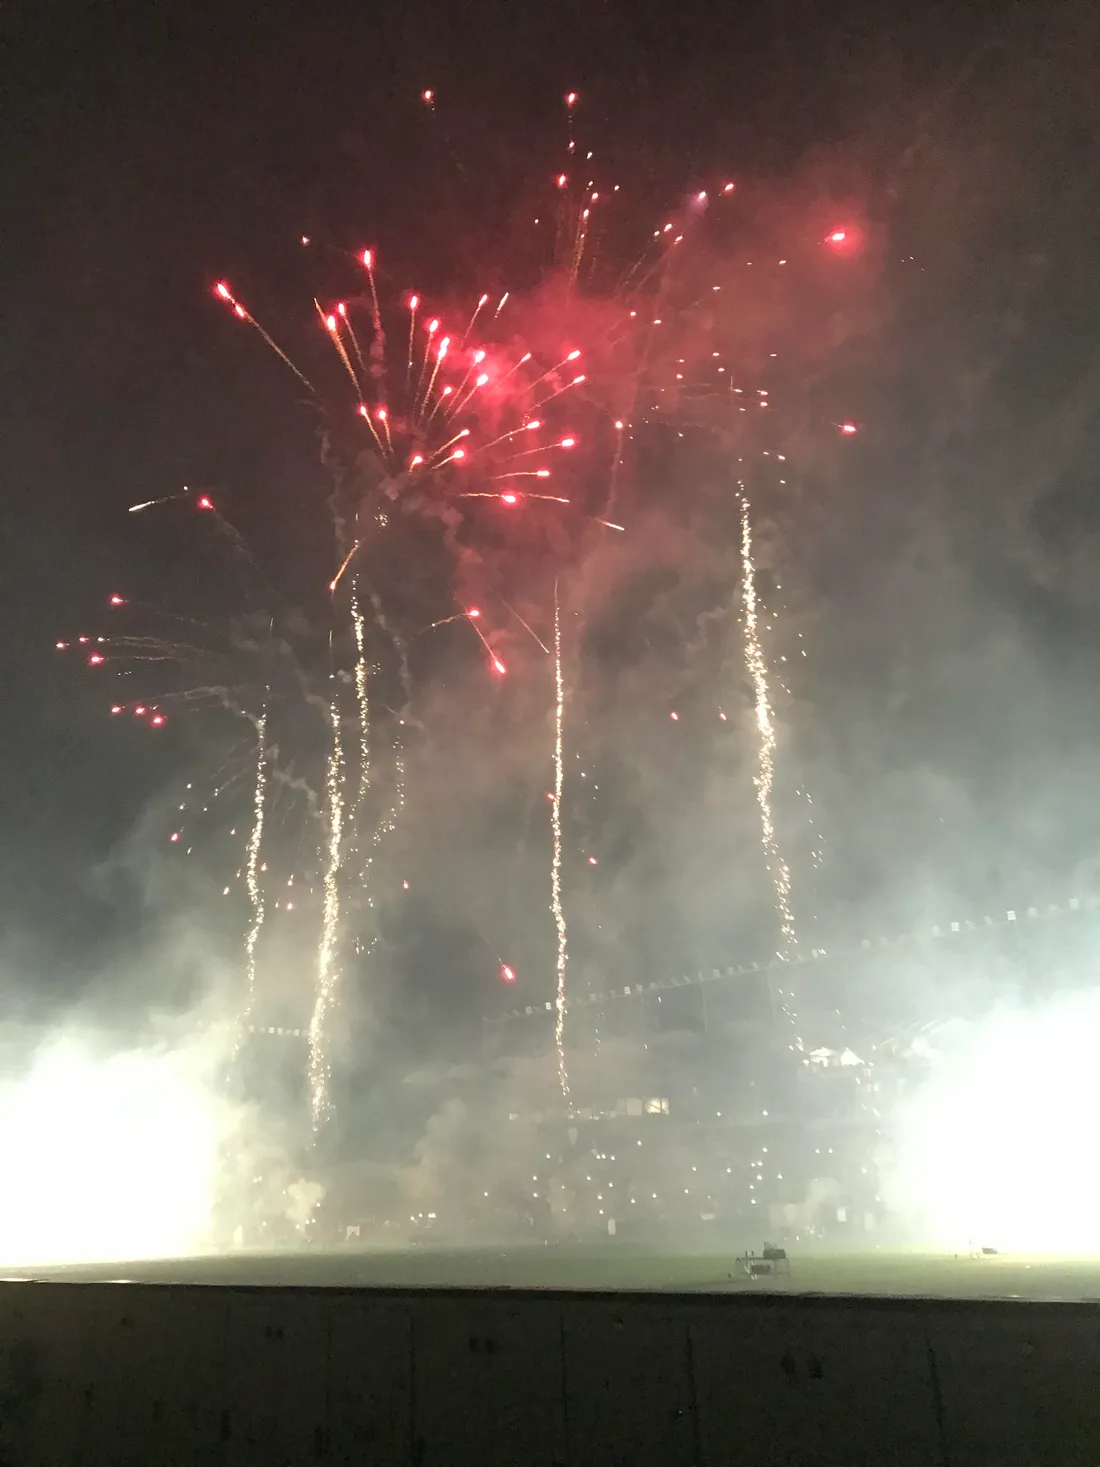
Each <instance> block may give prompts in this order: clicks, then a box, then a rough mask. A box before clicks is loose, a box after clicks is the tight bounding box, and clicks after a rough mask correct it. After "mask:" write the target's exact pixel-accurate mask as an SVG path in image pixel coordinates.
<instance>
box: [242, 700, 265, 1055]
mask: <svg viewBox="0 0 1100 1467" xmlns="http://www.w3.org/2000/svg"><path fill="white" fill-rule="evenodd" d="M256 738H257V742H258V744H259V748H258V749H257V752H256V782H255V785H254V787H253V795H252V832H251V834H250V835H249V837H248V865H247V870H246V877H245V881H246V885H247V887H248V899H249V902H250V903H251V906H252V921H251V922H250V923H249V926H248V932H247V933H246V934H245V940H244V956H245V979H246V990H245V999H244V1010H243V1012H242V1013H241V1016H240V1019H239V1020H238V1040H237V1042H238V1046H239V1044H240V1037H241V1034H242V1032H243V1029H244V1026H245V1024H246V1023H247V1022H248V1018H249V1016H250V1014H251V1013H252V1009H253V1005H254V1004H255V1002H256V946H257V944H258V942H259V940H260V929H261V928H262V927H263V925H264V893H263V888H262V887H261V885H260V879H259V870H260V849H261V847H262V845H263V839H264V810H265V808H266V804H267V709H266V708H265V709H264V711H263V713H262V714H261V715H260V717H259V719H258V720H257V721H256Z"/></svg>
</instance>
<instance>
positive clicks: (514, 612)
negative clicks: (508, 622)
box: [504, 601, 550, 657]
mask: <svg viewBox="0 0 1100 1467" xmlns="http://www.w3.org/2000/svg"><path fill="white" fill-rule="evenodd" d="M504 604H505V606H507V607H508V610H509V611H510V612H511V613H512V615H513V616H514V617H515V619H516V620H517V621H518V622H519V624H520V626H521V627H522V628H523V629H524V631H525V632H529V633H530V634H531V636H532V637H534V639H535V641H536V642H537V643H538V644H539V646H540V647H541V648H542V650H543V651H544V652H545V653H546V655H547V657H549V656H550V648H549V647H548V646H547V645H546V643H545V642H544V641H543V640H542V638H541V637H540V636H539V634H538V632H536V631H535V629H534V627H532V626H530V625H529V624H528V623H527V622H525V621H524V619H523V617H522V616H520V614H519V612H518V611H517V610H516V608H515V607H514V606H512V605H510V604H509V603H508V602H507V601H505V603H504Z"/></svg>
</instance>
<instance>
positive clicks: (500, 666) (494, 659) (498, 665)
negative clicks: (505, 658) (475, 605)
mask: <svg viewBox="0 0 1100 1467" xmlns="http://www.w3.org/2000/svg"><path fill="white" fill-rule="evenodd" d="M466 620H467V621H468V622H469V623H470V626H471V628H472V629H473V633H474V636H475V637H477V639H478V641H479V642H480V643H481V645H482V646H483V647H484V648H485V650H486V652H488V654H489V661H490V663H491V664H492V668H493V671H494V672H498V673H500V675H501V676H502V677H503V676H504V674H505V673H506V672H507V671H508V669H507V668H506V667H505V665H504V663H503V662H501V660H500V658H499V657H498V656H497V654H496V653H495V652H494V651H493V649H492V647H490V646H489V643H488V642H487V641H486V640H485V637H484V635H483V634H482V630H481V628H480V627H479V626H477V625H476V624H475V622H474V621H473V620H472V618H471V617H470V616H469V615H468V614H467V617H466Z"/></svg>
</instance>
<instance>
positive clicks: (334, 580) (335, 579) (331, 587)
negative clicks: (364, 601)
mask: <svg viewBox="0 0 1100 1467" xmlns="http://www.w3.org/2000/svg"><path fill="white" fill-rule="evenodd" d="M358 549H359V541H358V540H356V542H355V544H354V545H353V546H352V547H351V549H350V550H349V551H348V553H347V555H345V556H344V559H343V563H342V564H341V566H340V569H339V570H338V571H337V572H336V574H335V575H334V576H333V578H332V580H331V581H329V583H328V588H329V590H330V591H335V590H336V587H337V586H338V585H339V584H340V577H341V576H342V575H343V574H344V572H345V571H346V570H347V568H348V566H349V565H350V564H351V562H352V557H353V556H354V555H355V552H356V551H357V550H358ZM354 605H355V601H354V599H353V600H352V606H353V607H354Z"/></svg>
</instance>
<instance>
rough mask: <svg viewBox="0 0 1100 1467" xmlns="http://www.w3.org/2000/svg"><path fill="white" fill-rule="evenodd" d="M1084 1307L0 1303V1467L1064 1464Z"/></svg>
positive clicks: (523, 1295)
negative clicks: (313, 1464) (197, 1464)
mask: <svg viewBox="0 0 1100 1467" xmlns="http://www.w3.org/2000/svg"><path fill="white" fill-rule="evenodd" d="M1098 1380H1100V1310H1098V1309H1097V1307H1095V1306H1092V1305H1076V1304H1042V1303H1040V1304H1021V1303H1014V1302H1011V1301H1005V1302H973V1301H957V1302H956V1301H950V1300H921V1299H890V1300H886V1299H862V1298H860V1299H857V1298H830V1297H810V1296H803V1297H797V1296H793V1297H792V1296H786V1297H784V1296H781V1295H780V1296H777V1295H762V1294H761V1295H748V1296H746V1295H745V1294H717V1295H701V1294H693V1295H669V1294H606V1295H603V1294H601V1295H595V1294H587V1295H585V1294H564V1293H561V1294H559V1293H549V1292H547V1293H532V1292H519V1291H495V1292H474V1291H459V1290H454V1291H433V1290H424V1291H407V1290H370V1291H368V1290H361V1291H351V1290H344V1289H299V1290H295V1289H249V1288H223V1287H209V1286H208V1287H183V1286H161V1285H145V1284H140V1285H137V1284H135V1285H125V1284H117V1285H112V1284H69V1283H65V1284H62V1283H6V1284H4V1285H2V1286H0V1467H9V1464H18V1467H38V1464H43V1467H45V1464H50V1467H62V1464H64V1467H101V1464H102V1467H174V1464H180V1467H183V1464H187V1467H192V1464H196V1463H202V1464H218V1467H237V1464H242V1467H243V1464H255V1467H261V1464H262V1467H280V1464H282V1467H298V1464H307V1463H323V1464H332V1467H335V1464H353V1463H354V1464H357V1467H389V1464H393V1467H398V1464H400V1467H498V1464H499V1467H650V1464H653V1467H657V1464H660V1467H729V1464H768V1467H774V1464H790V1467H794V1464H799V1467H801V1464H806V1467H810V1464H813V1467H826V1464H834V1463H835V1464H837V1467H863V1464H866V1467H871V1464H875V1467H881V1464H885V1463H903V1464H921V1467H924V1464H929V1467H970V1464H982V1467H994V1464H996V1467H1016V1464H1019V1467H1037V1464H1048V1463H1049V1464H1051V1467H1077V1464H1081V1467H1084V1464H1089V1467H1095V1464H1096V1463H1097V1462H1100V1391H1098V1389H1097V1381H1098Z"/></svg>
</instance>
